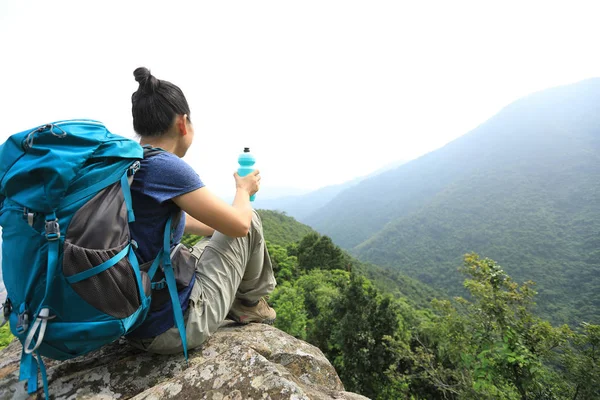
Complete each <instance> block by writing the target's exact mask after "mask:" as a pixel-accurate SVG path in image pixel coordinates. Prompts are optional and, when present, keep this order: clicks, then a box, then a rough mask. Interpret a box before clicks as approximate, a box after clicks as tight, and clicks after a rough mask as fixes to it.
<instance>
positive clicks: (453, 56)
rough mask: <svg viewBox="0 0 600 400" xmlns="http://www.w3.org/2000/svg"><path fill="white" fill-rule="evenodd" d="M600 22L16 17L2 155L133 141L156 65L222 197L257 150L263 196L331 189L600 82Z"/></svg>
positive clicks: (157, 12)
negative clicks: (101, 133)
mask: <svg viewBox="0 0 600 400" xmlns="http://www.w3.org/2000/svg"><path fill="white" fill-rule="evenodd" d="M93 4H95V5H93ZM598 11H599V9H598V7H597V6H595V3H594V2H587V3H583V2H575V1H563V2H560V3H554V2H550V1H540V2H532V1H525V0H521V1H517V2H511V1H497V2H489V1H474V2H462V1H457V0H453V1H439V2H432V1H405V2H403V1H374V0H372V1H349V0H344V1H327V0H319V1H306V0H303V1H296V2H290V1H283V0H278V1H227V2H224V1H223V2H201V1H195V2H192V1H188V2H184V1H173V0H172V1H169V2H166V1H163V2H155V1H102V2H99V1H96V2H91V1H61V0H52V1H28V0H0V57H1V58H0V79H1V81H0V82H1V83H0V113H1V114H0V116H1V120H2V129H1V130H0V140H1V141H3V140H5V139H6V137H7V136H8V135H9V134H11V133H15V132H19V131H22V130H25V129H28V128H30V127H34V126H36V125H39V124H42V123H46V122H50V121H54V120H60V119H69V118H92V119H97V120H100V121H103V122H104V123H105V124H106V125H107V127H108V128H109V129H110V130H111V131H112V132H113V133H117V134H121V135H124V136H129V137H133V128H132V121H131V104H130V100H131V93H132V92H133V91H135V90H136V88H137V83H136V82H135V80H134V78H133V70H134V69H135V68H136V67H138V66H145V67H148V68H149V69H150V70H151V71H152V73H153V74H154V75H155V76H156V77H157V78H159V79H165V80H169V81H171V82H173V83H175V84H176V85H178V86H179V87H181V89H182V90H183V91H184V93H185V94H186V97H187V99H188V102H189V104H190V107H191V110H192V113H191V114H192V121H193V122H194V126H195V131H196V138H195V142H194V145H193V146H192V149H190V151H189V152H188V155H187V156H186V158H185V159H186V161H188V162H189V163H190V164H191V165H192V166H193V167H194V168H195V169H196V170H197V171H198V173H199V174H200V176H201V177H202V179H203V180H204V181H205V182H206V183H207V185H208V186H209V187H211V188H212V189H213V191H214V192H215V193H217V194H218V195H220V196H222V197H229V196H230V195H231V194H232V193H233V191H234V183H233V178H232V177H231V175H232V173H233V171H234V170H235V168H236V167H237V162H236V161H237V155H238V153H239V152H240V151H241V150H242V148H243V147H247V146H250V147H251V148H252V150H253V153H254V154H255V155H256V157H257V160H258V163H257V166H258V167H259V168H260V170H261V172H262V177H263V181H262V183H263V186H262V187H263V193H264V192H267V191H268V190H269V189H274V188H277V187H294V188H304V189H316V188H318V187H321V186H324V185H328V184H333V183H340V182H343V181H347V180H350V179H352V178H354V177H356V176H360V175H364V174H367V173H369V172H371V171H373V170H376V169H378V168H380V167H381V166H383V165H385V164H388V163H391V162H393V161H396V160H400V159H404V160H406V159H412V158H415V157H417V156H419V155H422V154H424V153H427V152H429V151H431V150H434V149H436V148H438V147H440V146H442V145H444V144H445V143H447V142H449V141H451V140H453V139H454V138H456V137H458V136H460V135H462V134H464V133H466V132H467V131H469V130H470V129H472V128H474V127H476V126H477V125H478V124H480V123H481V122H483V121H485V120H486V119H487V118H489V117H490V116H491V115H493V114H494V113H496V112H498V111H499V110H500V108H502V107H503V106H504V105H506V104H508V103H510V102H512V101H513V100H516V99H517V98H519V97H521V96H523V95H526V94H528V93H531V92H533V91H537V90H541V89H544V88H548V87H551V86H556V85H560V84H566V83H571V82H576V81H579V80H582V79H585V78H589V77H593V76H600V48H599V47H600V44H599V38H600V24H599V23H598V15H600V14H599V13H598ZM259 195H260V193H259Z"/></svg>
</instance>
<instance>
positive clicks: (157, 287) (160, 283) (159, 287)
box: [150, 279, 167, 290]
mask: <svg viewBox="0 0 600 400" xmlns="http://www.w3.org/2000/svg"><path fill="white" fill-rule="evenodd" d="M150 286H151V287H152V290H162V289H164V288H165V287H166V286H167V281H165V280H164V279H161V280H160V281H158V282H152V283H151V285H150Z"/></svg>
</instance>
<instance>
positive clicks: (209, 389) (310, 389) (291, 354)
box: [0, 322, 366, 400]
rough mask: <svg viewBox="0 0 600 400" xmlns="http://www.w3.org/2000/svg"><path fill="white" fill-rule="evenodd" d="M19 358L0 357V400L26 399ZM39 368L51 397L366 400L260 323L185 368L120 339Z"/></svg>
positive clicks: (304, 349)
mask: <svg viewBox="0 0 600 400" xmlns="http://www.w3.org/2000/svg"><path fill="white" fill-rule="evenodd" d="M20 352H21V347H20V343H19V342H18V341H16V340H15V341H13V342H12V343H11V344H10V345H9V346H8V347H6V348H5V349H4V350H2V351H0V399H26V398H28V396H27V388H26V383H25V381H18V373H19V371H18V367H19V358H20ZM45 363H46V368H47V370H48V380H49V389H50V396H51V397H52V398H55V399H140V400H141V399H148V400H150V399H152V400H155V399H210V400H248V399H273V400H276V399H290V400H300V399H349V400H350V399H352V400H354V399H355V400H359V399H366V397H363V396H360V395H358V394H354V393H349V392H346V391H344V387H343V385H342V382H341V381H340V379H339V377H338V375H337V373H336V372H335V369H334V368H333V366H332V365H331V364H330V363H329V361H328V360H327V359H326V358H325V356H324V355H323V353H322V352H321V351H320V350H319V349H318V348H316V347H314V346H312V345H310V344H308V343H306V342H303V341H301V340H298V339H296V338H294V337H292V336H290V335H288V334H286V333H284V332H282V331H280V330H278V329H276V328H273V327H271V326H268V325H261V324H250V325H247V326H240V325H236V324H233V323H229V322H226V323H225V324H224V326H222V327H221V328H220V329H219V331H218V332H216V333H215V334H214V335H213V336H212V337H211V338H210V339H209V340H208V341H207V342H206V343H205V344H204V345H203V346H202V347H200V348H199V349H196V350H194V351H191V352H190V354H189V366H186V364H185V360H184V358H183V354H176V355H171V356H161V355H154V354H148V353H145V352H142V351H140V350H137V349H135V348H133V347H131V346H129V345H128V344H127V343H126V342H125V341H124V340H121V341H119V342H116V343H113V344H111V345H108V346H105V347H104V348H102V349H100V350H98V351H96V352H93V353H90V354H88V355H85V356H82V357H79V358H75V359H73V360H69V361H62V362H60V361H52V360H45ZM40 386H41V382H40ZM37 395H38V396H43V390H42V389H40V390H39V391H38V393H37ZM33 398H35V396H33Z"/></svg>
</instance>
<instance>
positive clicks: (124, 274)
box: [63, 242, 150, 318]
mask: <svg viewBox="0 0 600 400" xmlns="http://www.w3.org/2000/svg"><path fill="white" fill-rule="evenodd" d="M125 246H127V243H125V244H124V245H122V246H120V247H117V248H114V249H109V250H95V249H86V248H83V247H79V246H76V245H74V244H72V243H69V242H66V243H65V248H64V258H63V273H64V275H65V276H67V277H68V276H72V275H75V274H77V273H80V272H83V271H86V270H88V269H90V268H93V267H96V266H98V265H100V264H102V263H103V262H105V261H108V260H110V259H111V258H112V257H113V256H115V255H116V254H118V253H119V251H121V250H123V249H124V248H125ZM141 275H142V285H143V286H144V292H145V293H146V296H148V295H149V294H150V279H148V275H147V274H146V273H145V272H143V271H141ZM71 287H72V288H73V290H75V292H77V294H78V295H79V296H81V298H83V299H84V300H85V301H87V302H88V303H89V304H91V305H92V306H94V307H95V308H97V309H98V310H100V311H102V312H103V313H106V314H108V315H112V316H113V317H115V318H125V317H128V316H129V315H131V314H133V313H134V312H135V311H136V310H137V309H138V307H139V306H140V304H141V301H140V296H139V294H138V286H137V280H136V278H135V273H134V271H133V268H132V267H131V264H130V262H129V258H128V257H127V256H126V257H123V258H122V259H121V260H120V261H119V262H118V263H116V264H115V265H113V266H112V267H110V268H108V269H107V270H106V271H103V272H101V273H99V274H97V275H94V276H92V277H90V278H88V279H84V280H82V281H81V282H77V283H73V284H71Z"/></svg>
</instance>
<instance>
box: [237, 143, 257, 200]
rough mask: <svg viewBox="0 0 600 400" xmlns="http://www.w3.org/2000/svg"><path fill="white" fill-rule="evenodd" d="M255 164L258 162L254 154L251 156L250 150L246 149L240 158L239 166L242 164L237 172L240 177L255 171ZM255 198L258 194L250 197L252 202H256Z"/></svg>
mask: <svg viewBox="0 0 600 400" xmlns="http://www.w3.org/2000/svg"><path fill="white" fill-rule="evenodd" d="M255 162H256V159H255V158H254V156H253V155H252V154H250V148H249V147H244V152H243V153H242V154H240V156H239V157H238V164H240V166H239V168H238V170H237V173H238V175H239V176H246V175H248V174H249V173H250V172H252V171H254V170H255V169H256V168H254V163H255ZM255 197H256V194H253V195H252V196H250V201H254V198H255Z"/></svg>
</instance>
